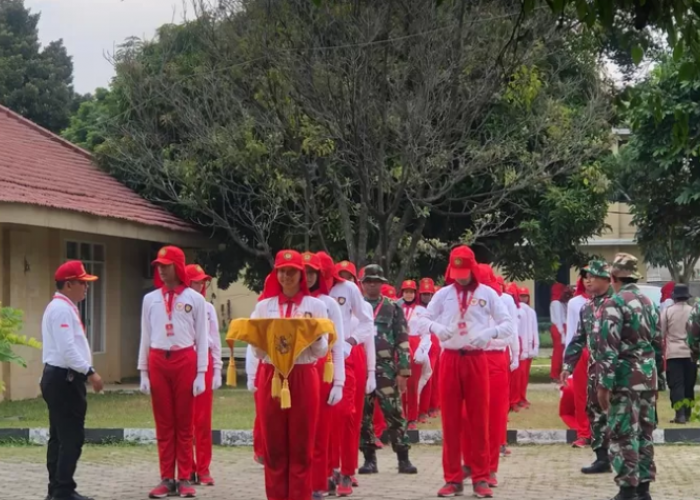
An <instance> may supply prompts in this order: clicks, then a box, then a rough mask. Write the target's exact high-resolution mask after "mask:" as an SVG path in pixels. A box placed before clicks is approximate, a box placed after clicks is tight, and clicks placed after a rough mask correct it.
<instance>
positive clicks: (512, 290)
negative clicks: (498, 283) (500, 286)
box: [506, 283, 520, 308]
mask: <svg viewBox="0 0 700 500" xmlns="http://www.w3.org/2000/svg"><path fill="white" fill-rule="evenodd" d="M506 292H507V293H508V295H510V296H511V297H513V300H514V301H515V305H516V306H518V308H519V307H520V293H519V292H520V289H519V288H518V284H517V283H508V288H507V289H506Z"/></svg>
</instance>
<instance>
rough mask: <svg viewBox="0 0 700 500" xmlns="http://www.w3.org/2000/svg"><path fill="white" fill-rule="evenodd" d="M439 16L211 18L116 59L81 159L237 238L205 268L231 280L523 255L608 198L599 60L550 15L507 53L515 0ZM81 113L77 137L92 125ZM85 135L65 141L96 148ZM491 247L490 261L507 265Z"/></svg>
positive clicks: (130, 47) (419, 6) (375, 8)
mask: <svg viewBox="0 0 700 500" xmlns="http://www.w3.org/2000/svg"><path fill="white" fill-rule="evenodd" d="M430 4H431V1H429V0H410V1H408V2H404V4H401V5H400V4H399V3H397V2H369V3H357V4H356V5H353V6H352V7H350V6H341V5H334V6H329V7H324V6H322V7H321V8H316V7H315V6H314V5H312V4H310V3H309V2H307V1H301V0H299V1H292V0H288V1H279V2H276V4H275V9H268V8H267V7H268V3H267V2H260V1H258V2H256V1H252V2H247V3H245V5H244V8H238V6H237V5H236V6H235V8H234V6H229V7H228V8H227V7H226V6H223V7H221V8H217V9H216V10H209V9H205V10H202V11H200V12H199V16H198V18H197V19H196V20H195V21H193V22H189V23H186V24H184V25H181V26H164V27H162V28H161V29H160V30H159V33H158V39H157V40H155V41H153V42H142V41H139V40H130V41H129V42H128V43H127V44H125V45H124V46H123V47H122V48H121V49H120V51H119V52H118V54H117V57H116V68H117V77H116V78H115V80H114V82H113V84H112V87H111V92H110V94H111V97H110V99H112V98H113V99H114V101H113V102H114V103H115V104H114V108H113V109H111V110H109V112H108V113H107V114H108V115H109V116H110V118H109V119H108V120H104V121H103V122H102V123H101V124H100V123H98V124H97V125H98V126H97V129H99V132H98V133H96V134H93V137H98V136H100V137H104V138H105V140H104V142H103V143H102V144H100V145H95V144H89V146H90V147H94V148H95V151H96V154H97V156H98V158H99V160H100V163H101V165H103V166H104V168H105V169H107V170H108V171H110V172H111V173H113V174H114V175H115V176H117V177H118V178H119V179H121V180H122V181H123V182H125V183H127V184H128V185H130V186H131V187H133V188H134V189H136V190H138V191H139V192H141V193H142V194H144V196H146V197H148V198H149V199H152V200H154V201H156V202H157V203H161V204H163V205H164V206H167V207H169V208H170V209H171V210H174V211H176V212H177V213H178V214H180V215H182V216H184V217H186V218H189V219H190V220H193V221H195V222H196V223H198V224H199V225H200V226H202V227H205V228H210V229H211V232H212V235H213V236H214V237H216V238H218V239H221V240H222V241H226V242H227V245H228V246H227V248H226V250H225V251H224V252H223V253H218V252H215V253H213V254H212V255H210V256H209V257H210V258H211V262H216V263H218V264H223V265H225V267H224V269H226V272H227V277H229V278H230V279H235V278H236V277H237V276H238V273H239V271H240V270H242V269H243V268H244V267H246V266H248V271H247V273H246V277H247V278H248V279H250V280H253V281H254V282H255V281H257V282H258V284H259V283H260V277H261V276H264V273H265V272H266V271H267V270H269V265H270V262H271V260H272V257H273V255H274V252H275V251H276V250H278V249H279V248H282V247H284V246H296V247H304V248H310V249H327V250H329V251H330V252H331V253H332V254H333V255H337V256H339V257H349V258H351V259H353V260H355V261H357V262H358V263H359V264H364V263H366V262H368V261H369V260H372V261H376V262H380V263H382V264H383V265H384V266H385V267H386V268H387V270H388V271H389V272H390V274H391V276H392V277H393V278H394V279H396V280H400V279H401V277H402V276H404V275H406V274H407V273H408V272H409V271H410V272H413V271H414V269H415V266H414V262H416V258H415V257H416V255H418V256H419V259H418V261H421V258H422V256H427V257H430V259H429V260H431V261H433V262H444V258H445V257H446V254H447V250H448V248H447V246H448V244H449V243H448V242H450V243H451V242H454V241H463V242H466V243H469V244H477V245H478V244H482V245H484V244H487V246H489V248H491V247H493V248H496V247H497V244H496V239H495V238H496V237H499V238H500V237H502V236H503V235H504V234H508V235H509V239H510V240H511V241H513V242H518V241H519V242H521V243H523V242H524V241H525V240H526V239H527V238H528V237H529V238H533V237H534V236H533V234H534V233H533V231H534V229H533V228H534V227H535V226H534V225H533V224H532V221H533V219H535V218H537V217H541V214H542V212H543V210H548V212H547V213H551V216H552V217H553V218H556V219H557V220H558V221H561V220H563V219H564V217H565V216H566V214H568V215H570V216H572V217H573V216H576V217H578V216H579V215H580V214H581V213H582V211H581V210H571V209H568V208H567V209H568V212H565V211H564V209H563V207H561V206H559V207H558V206H556V203H555V202H554V201H552V200H556V199H559V200H569V202H570V204H571V203H573V201H572V200H575V202H576V203H577V204H583V205H585V204H586V203H590V202H591V200H595V199H597V198H596V197H597V196H599V194H598V193H597V192H593V188H594V187H595V186H597V184H595V183H592V184H588V185H586V184H584V180H586V179H589V178H596V179H597V177H596V176H598V175H599V173H598V169H597V167H596V163H595V161H596V159H597V158H599V157H600V156H601V155H604V154H606V151H607V148H608V136H609V130H610V128H609V123H608V121H607V118H608V114H609V112H608V109H609V107H608V104H609V95H608V93H607V88H606V87H605V85H604V84H603V82H601V80H600V78H599V76H598V69H599V68H598V65H597V56H596V53H595V48H594V47H593V48H592V47H584V46H583V45H582V44H581V43H580V39H581V38H582V37H580V36H579V35H578V34H577V33H574V32H573V31H571V30H567V29H556V28H555V27H554V26H553V23H552V17H551V16H549V15H547V14H545V13H539V15H538V16H535V17H533V18H531V19H530V20H528V21H527V22H525V23H523V24H522V25H521V27H520V37H521V39H522V40H523V43H522V44H519V45H517V46H512V45H510V44H509V42H510V37H511V34H512V30H513V26H514V23H515V22H516V20H517V18H518V13H519V6H518V5H515V4H513V5H509V4H508V2H502V1H496V0H493V1H490V2H482V3H481V4H479V5H474V6H468V5H467V4H466V3H458V4H454V5H451V6H443V7H441V8H440V9H439V10H436V11H435V12H433V13H431V15H428V16H423V15H421V16H417V15H415V14H413V13H415V12H420V11H421V10H423V9H424V8H425V7H426V6H428V5H430ZM525 42H527V43H525ZM446 48H449V50H447V49H446ZM93 102H94V101H93ZM83 107H87V104H84V105H83ZM101 109H104V106H101ZM83 111H85V113H84V114H82V115H81V117H80V119H82V118H85V120H83V121H85V122H86V123H85V124H80V123H79V122H80V119H76V128H77V129H80V130H82V133H86V131H89V130H91V127H92V126H93V125H95V124H96V123H97V122H98V121H99V120H94V119H87V117H88V116H89V115H90V114H91V113H89V112H88V111H90V110H89V109H86V110H83V108H81V113H83ZM97 115H98V116H99V113H97ZM87 122H90V124H88V123H87ZM76 132H77V131H76V130H73V131H71V132H69V131H66V136H67V137H69V138H71V139H72V140H76V141H78V142H81V143H83V144H85V143H86V142H89V141H85V140H84V139H83V137H81V136H80V135H79V134H76ZM69 134H70V135H69ZM594 174H595V175H594ZM572 176H573V178H574V179H575V180H574V181H572V180H571V179H572ZM596 182H597V181H596ZM569 188H573V189H569ZM557 196H558V198H557ZM577 207H578V205H577ZM569 208H570V205H569ZM550 209H551V210H550ZM589 212H591V218H593V217H598V219H597V221H596V222H590V220H589V219H588V218H587V219H585V223H581V224H573V223H571V221H569V222H570V223H569V229H570V230H569V231H568V232H565V231H561V232H560V233H559V235H558V236H559V237H560V238H561V241H560V242H559V243H557V244H551V245H547V252H548V255H549V258H550V259H554V258H555V257H557V256H561V254H560V253H559V252H562V251H565V252H569V251H570V249H571V248H572V246H574V247H575V244H576V243H577V242H579V241H580V240H581V239H584V238H586V237H588V236H590V234H591V231H593V232H595V231H597V230H599V229H600V228H602V224H603V222H602V218H603V216H604V214H603V215H601V214H600V211H597V210H595V211H589ZM586 216H588V214H586ZM547 230H548V229H547V228H544V229H543V230H541V232H540V234H541V237H540V238H541V239H540V240H538V242H541V241H543V239H545V240H546V238H547V236H546V231H547ZM579 230H580V231H583V233H581V232H579ZM533 248H535V247H533ZM537 249H540V245H538V246H537ZM540 250H541V249H540ZM538 251H539V250H538ZM499 252H500V254H496V253H494V252H490V253H488V252H485V253H484V258H488V259H497V260H498V259H507V258H509V256H511V255H512V254H510V253H508V248H507V247H506V246H505V245H504V246H502V247H500V250H499ZM433 255H434V258H432V257H431V256H433ZM528 255H530V256H532V255H534V254H532V253H531V254H528ZM538 258H539V254H538ZM418 265H419V266H422V265H423V264H421V263H419V264H418ZM532 268H533V267H532V266H530V267H529V268H528V271H527V272H532ZM519 272H525V271H519ZM544 272H545V273H550V272H551V266H549V267H548V268H547V270H545V271H544ZM251 277H252V278H251Z"/></svg>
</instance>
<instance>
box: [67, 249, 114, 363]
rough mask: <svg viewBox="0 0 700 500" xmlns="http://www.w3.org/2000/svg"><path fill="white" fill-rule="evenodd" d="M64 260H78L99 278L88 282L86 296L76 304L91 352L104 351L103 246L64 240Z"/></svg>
mask: <svg viewBox="0 0 700 500" xmlns="http://www.w3.org/2000/svg"><path fill="white" fill-rule="evenodd" d="M66 260H80V261H82V262H83V265H84V266H85V270H86V271H87V272H88V273H89V274H94V275H95V276H98V277H99V278H100V279H99V280H97V281H95V282H92V283H90V285H89V288H88V293H87V297H86V298H85V300H84V301H82V302H81V303H80V304H79V305H78V309H79V310H80V316H81V319H82V320H83V325H85V334H86V335H87V338H88V342H89V343H90V348H91V349H92V352H93V353H96V354H97V353H103V352H105V351H106V345H105V318H106V314H105V307H106V306H105V247H104V245H101V244H97V243H85V242H78V241H67V242H66Z"/></svg>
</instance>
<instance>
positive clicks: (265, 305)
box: [250, 295, 328, 365]
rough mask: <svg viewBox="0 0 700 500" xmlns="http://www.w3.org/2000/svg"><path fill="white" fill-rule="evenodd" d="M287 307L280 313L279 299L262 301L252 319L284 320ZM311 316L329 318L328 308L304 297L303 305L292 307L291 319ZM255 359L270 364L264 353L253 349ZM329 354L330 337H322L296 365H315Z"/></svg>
mask: <svg viewBox="0 0 700 500" xmlns="http://www.w3.org/2000/svg"><path fill="white" fill-rule="evenodd" d="M286 307H287V306H286V305H284V304H282V308H281V309H283V311H282V312H281V311H280V303H279V297H271V298H269V299H265V300H261V301H260V302H258V303H257V304H256V305H255V309H254V310H253V314H251V315H250V317H251V319H256V318H283V317H285V316H284V314H285V311H286ZM309 315H311V317H312V318H328V307H327V306H326V304H325V303H324V302H323V301H322V300H319V299H316V298H314V297H310V296H308V295H307V296H304V297H303V298H302V299H301V303H300V304H299V305H298V306H297V305H294V306H293V307H292V314H291V316H290V317H291V318H304V317H308V316H309ZM253 354H254V355H255V357H257V358H259V359H262V360H263V362H264V363H269V362H270V358H269V357H268V356H267V354H265V353H264V352H263V351H261V350H259V349H257V348H253ZM326 354H328V335H322V336H321V337H319V339H318V340H317V341H316V342H313V343H311V345H309V346H308V347H307V348H306V349H304V350H303V351H302V352H301V354H299V356H298V357H297V359H296V361H294V364H295V365H308V364H310V363H315V362H316V360H317V359H319V358H322V357H323V356H325V355H326Z"/></svg>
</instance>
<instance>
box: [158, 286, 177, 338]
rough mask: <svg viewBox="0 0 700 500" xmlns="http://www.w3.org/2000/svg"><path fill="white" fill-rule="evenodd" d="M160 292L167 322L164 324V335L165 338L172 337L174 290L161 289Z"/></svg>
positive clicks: (173, 328) (173, 329)
mask: <svg viewBox="0 0 700 500" xmlns="http://www.w3.org/2000/svg"><path fill="white" fill-rule="evenodd" d="M160 292H161V293H162V294H163V304H165V314H167V315H168V322H167V323H166V324H165V335H166V337H172V336H174V335H175V327H174V326H173V302H175V296H176V293H175V290H166V289H164V288H161V290H160ZM170 293H172V295H168V294H170Z"/></svg>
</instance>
